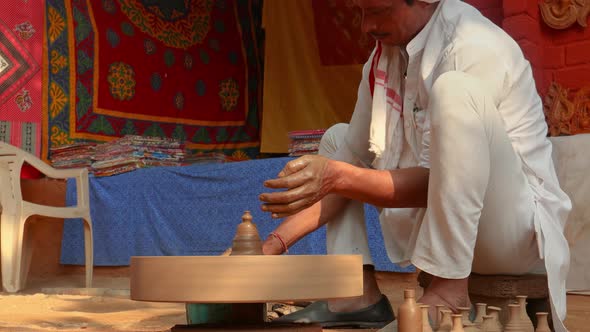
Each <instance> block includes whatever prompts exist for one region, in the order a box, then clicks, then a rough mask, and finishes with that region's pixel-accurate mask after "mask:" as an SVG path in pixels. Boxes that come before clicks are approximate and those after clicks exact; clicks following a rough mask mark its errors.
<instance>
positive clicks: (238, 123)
mask: <svg viewBox="0 0 590 332" xmlns="http://www.w3.org/2000/svg"><path fill="white" fill-rule="evenodd" d="M260 12H261V3H260V1H256V0H249V1H224V0H216V1H213V0H100V1H90V0H48V1H47V9H46V17H47V20H46V27H45V28H46V49H45V56H46V60H47V62H48V63H49V66H47V70H46V73H45V78H46V82H47V90H46V107H47V109H48V112H47V117H46V119H45V121H44V130H45V135H46V137H47V144H45V146H44V148H45V149H44V156H46V157H47V156H48V151H49V150H50V148H51V147H52V146H58V145H62V144H66V143H73V142H76V141H84V140H92V141H97V142H104V141H110V140H113V139H116V138H118V137H121V136H124V135H126V134H135V135H143V136H158V137H170V138H177V139H181V140H185V141H186V142H187V147H188V148H190V149H196V150H202V151H220V152H224V153H226V154H230V155H233V156H234V157H237V158H238V159H239V158H248V157H253V156H255V155H256V154H257V153H258V147H259V129H258V127H259V124H258V122H259V109H260V106H259V105H260V98H261V88H259V87H260V86H261V82H260V80H261V73H262V68H261V61H260V59H261V57H260V56H259V45H258V43H259V42H260V39H261V38H260V32H259V28H260V24H259V23H257V22H259V21H260Z"/></svg>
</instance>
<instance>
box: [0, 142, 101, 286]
mask: <svg viewBox="0 0 590 332" xmlns="http://www.w3.org/2000/svg"><path fill="white" fill-rule="evenodd" d="M25 162H26V163H28V164H30V165H31V166H33V167H34V168H36V169H37V170H39V171H41V173H43V174H45V175H46V176H48V177H50V178H55V179H68V178H75V179H76V193H77V202H76V203H77V204H76V205H75V206H71V207H55V206H46V205H39V204H35V203H31V202H27V201H24V200H23V198H22V193H21V186H20V174H21V169H22V166H23V164H24V163H25ZM0 211H1V212H0V213H1V215H0V236H1V241H2V245H1V247H0V254H1V259H2V286H3V287H4V289H5V290H6V291H8V292H11V293H14V292H18V291H19V290H20V289H23V288H24V286H25V284H26V281H27V274H28V271H29V266H30V263H31V254H32V250H31V249H32V240H31V238H30V236H29V237H27V238H26V239H25V238H24V235H25V234H24V233H25V223H26V221H27V219H28V218H29V217H30V216H32V215H41V216H47V217H53V218H82V219H83V220H84V251H85V256H86V261H85V263H86V287H91V286H92V268H93V245H92V221H91V219H90V202H89V195H88V170H86V169H83V168H78V169H55V168H53V167H51V166H49V165H47V164H46V163H45V162H43V161H42V160H40V159H39V158H37V157H35V156H34V155H32V154H30V153H27V152H25V151H23V150H21V149H19V148H17V147H15V146H12V145H10V144H7V143H4V142H0Z"/></svg>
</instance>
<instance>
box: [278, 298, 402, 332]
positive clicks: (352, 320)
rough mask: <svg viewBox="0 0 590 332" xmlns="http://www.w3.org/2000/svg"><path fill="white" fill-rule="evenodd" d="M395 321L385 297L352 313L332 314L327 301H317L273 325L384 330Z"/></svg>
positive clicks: (280, 318)
mask: <svg viewBox="0 0 590 332" xmlns="http://www.w3.org/2000/svg"><path fill="white" fill-rule="evenodd" d="M394 320H395V314H394V313H393V310H392V309H391V304H390V303H389V300H388V299H387V297H386V296H385V295H382V296H381V299H380V300H379V302H377V303H375V304H373V305H370V306H368V307H366V308H364V309H360V310H357V311H351V312H332V311H330V309H329V308H328V303H327V302H326V301H317V302H314V303H312V304H310V305H309V306H307V307H306V308H304V309H301V310H299V311H296V312H294V313H291V314H288V315H285V316H282V317H279V318H277V319H275V320H273V321H272V322H273V323H277V324H285V323H302V324H319V325H321V326H322V327H324V328H330V327H349V328H361V329H365V328H382V327H384V326H385V325H387V324H389V323H391V322H392V321H394Z"/></svg>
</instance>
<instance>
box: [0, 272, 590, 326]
mask: <svg viewBox="0 0 590 332" xmlns="http://www.w3.org/2000/svg"><path fill="white" fill-rule="evenodd" d="M378 278H379V284H380V286H381V288H382V291H383V292H384V293H385V294H387V295H388V297H389V298H390V300H391V302H392V305H393V306H394V308H397V307H398V306H399V304H400V303H401V301H402V293H403V292H402V290H403V289H404V288H407V287H416V288H417V289H418V292H419V293H421V291H420V289H419V287H418V286H417V282H416V276H415V275H414V274H396V273H379V274H378ZM83 279H84V277H83V276H82V275H79V276H76V275H74V276H71V275H68V276H61V277H52V278H51V279H37V280H31V281H29V283H28V285H27V289H26V290H24V291H22V292H20V293H18V294H16V295H13V294H8V293H0V331H23V332H29V331H116V332H119V331H121V332H122V331H126V332H127V331H137V332H140V331H141V332H144V331H145V332H159V331H169V329H170V328H171V327H172V326H174V325H176V324H185V323H186V318H185V309H184V305H183V304H170V303H151V302H136V301H132V300H130V299H129V279H128V278H125V277H101V276H98V277H95V280H94V286H95V288H92V289H85V288H83V282H84V280H83ZM154 286H155V287H157V285H154ZM568 305H569V307H568V320H567V321H566V324H567V326H568V328H569V329H570V331H571V332H581V331H590V325H588V315H589V314H590V297H588V296H574V295H569V296H568ZM326 331H339V330H326ZM347 331H352V330H347ZM356 331H362V330H356ZM365 331H374V330H365Z"/></svg>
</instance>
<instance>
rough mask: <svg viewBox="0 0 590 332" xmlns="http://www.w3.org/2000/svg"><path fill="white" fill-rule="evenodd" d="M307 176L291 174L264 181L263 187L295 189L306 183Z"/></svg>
mask: <svg viewBox="0 0 590 332" xmlns="http://www.w3.org/2000/svg"><path fill="white" fill-rule="evenodd" d="M307 180H308V179H307V175H306V174H301V173H295V174H291V175H289V176H285V177H282V178H278V179H272V180H266V181H264V186H265V187H267V188H273V189H280V188H296V187H299V186H301V185H303V184H304V183H305V182H307Z"/></svg>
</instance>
